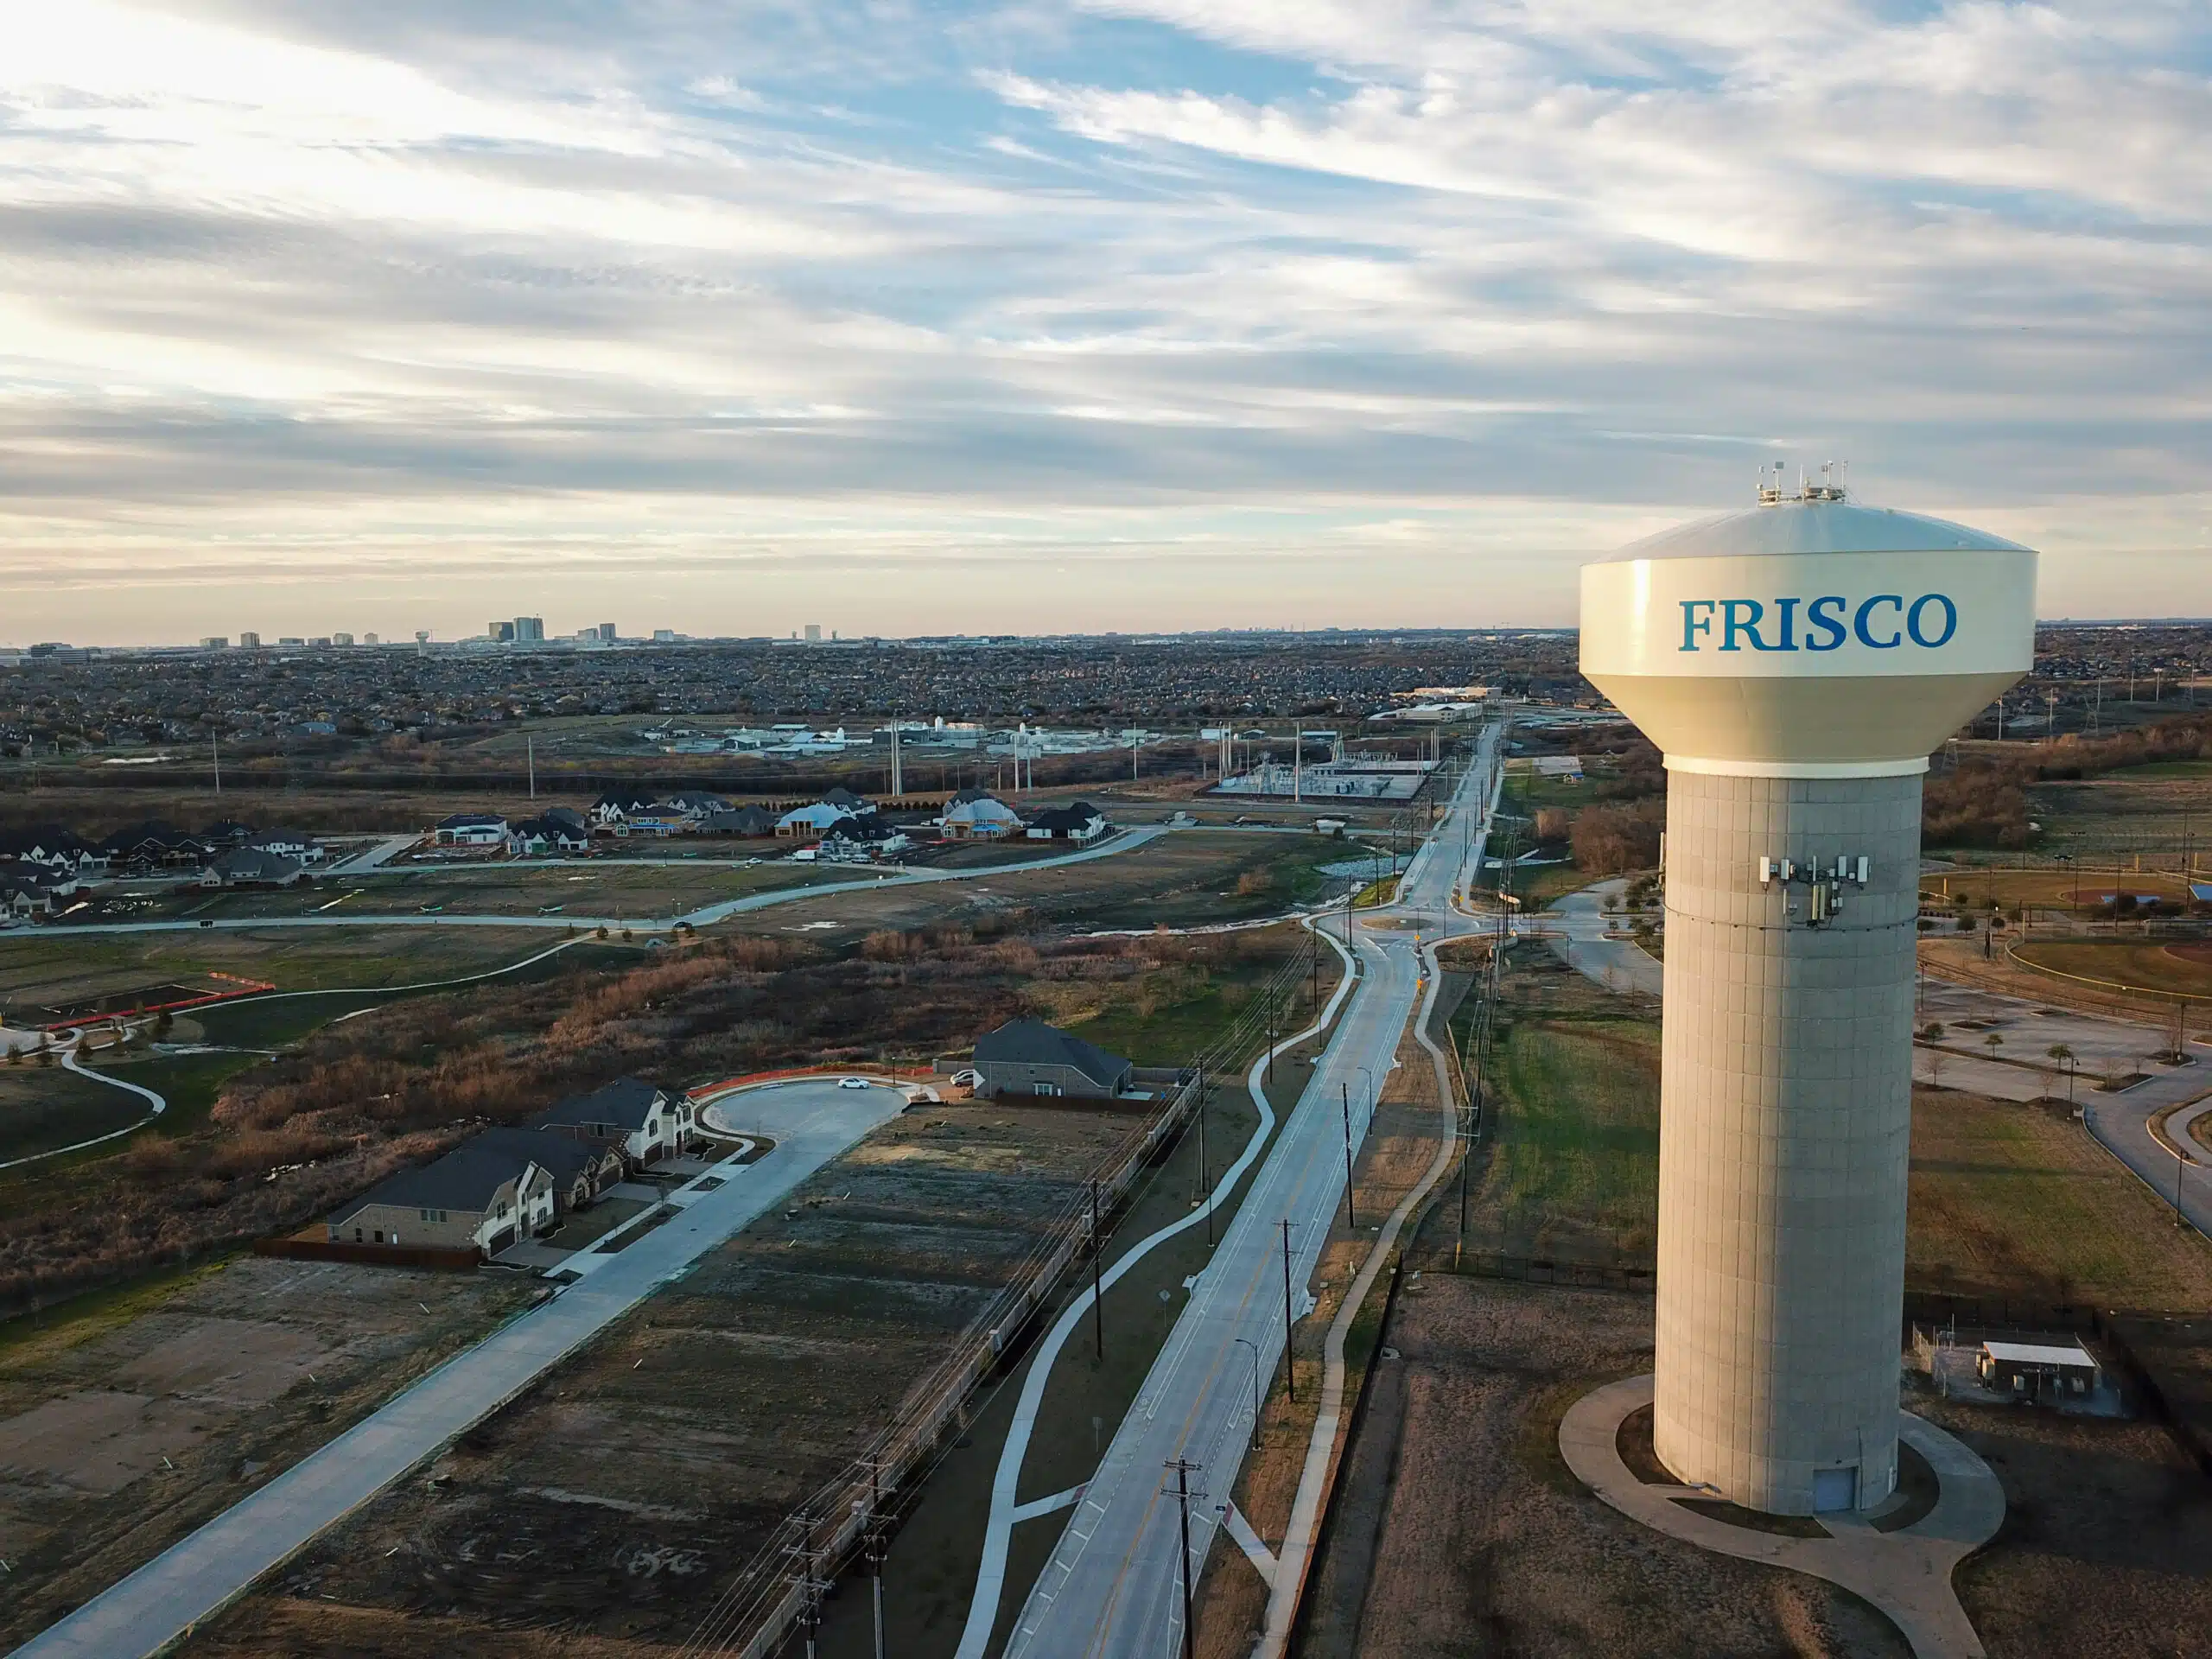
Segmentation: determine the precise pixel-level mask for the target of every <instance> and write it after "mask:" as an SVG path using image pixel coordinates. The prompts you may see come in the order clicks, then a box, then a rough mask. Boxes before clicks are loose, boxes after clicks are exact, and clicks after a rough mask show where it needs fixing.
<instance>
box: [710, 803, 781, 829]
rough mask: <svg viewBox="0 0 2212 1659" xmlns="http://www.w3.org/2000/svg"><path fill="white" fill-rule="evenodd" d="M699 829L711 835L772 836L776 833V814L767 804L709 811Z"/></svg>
mask: <svg viewBox="0 0 2212 1659" xmlns="http://www.w3.org/2000/svg"><path fill="white" fill-rule="evenodd" d="M699 829H700V831H701V833H702V834H705V835H709V836H772V835H774V834H775V833H776V815H775V814H774V813H772V812H771V811H770V810H768V809H767V808H766V807H765V806H741V807H738V808H737V809H735V810H723V811H721V812H709V814H708V815H707V816H706V817H704V818H702V819H701V820H700V822H699Z"/></svg>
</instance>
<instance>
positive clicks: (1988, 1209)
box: [1455, 945, 2212, 1308]
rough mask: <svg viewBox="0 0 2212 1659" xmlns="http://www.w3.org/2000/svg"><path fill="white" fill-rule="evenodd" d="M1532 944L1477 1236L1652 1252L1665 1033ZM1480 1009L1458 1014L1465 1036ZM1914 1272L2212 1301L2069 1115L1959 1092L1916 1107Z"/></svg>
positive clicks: (1923, 1094) (1565, 1249) (1515, 985)
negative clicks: (1625, 1011) (1542, 954)
mask: <svg viewBox="0 0 2212 1659" xmlns="http://www.w3.org/2000/svg"><path fill="white" fill-rule="evenodd" d="M1546 957H1547V960H1542V961H1540V960H1539V958H1538V956H1537V952H1536V950H1535V949H1534V948H1532V947H1529V946H1526V945H1523V946H1520V947H1517V948H1516V951H1515V953H1514V963H1515V966H1514V967H1513V968H1512V969H1510V970H1509V974H1508V977H1507V981H1506V985H1507V997H1508V1003H1507V1011H1506V1014H1505V1015H1504V1017H1503V1019H1502V1020H1501V1027H1502V1029H1503V1036H1502V1038H1501V1039H1500V1041H1499V1043H1498V1044H1497V1046H1495V1047H1494V1048H1493V1051H1492V1057H1493V1058H1492V1062H1491V1077H1492V1081H1493V1083H1494V1084H1495V1085H1496V1087H1497V1090H1499V1093H1500V1099H1499V1103H1498V1106H1497V1109H1496V1110H1495V1111H1494V1113H1493V1115H1492V1119H1491V1137H1492V1138H1491V1151H1490V1154H1489V1162H1488V1165H1487V1166H1486V1168H1485V1169H1484V1173H1483V1174H1482V1176H1481V1178H1480V1181H1479V1185H1478V1188H1477V1190H1476V1193H1475V1198H1474V1204H1473V1207H1472V1212H1471V1218H1470V1229H1469V1238H1470V1241H1471V1242H1477V1243H1479V1247H1480V1248H1483V1249H1503V1250H1504V1251H1506V1252H1508V1253H1509V1254H1514V1255H1553V1256H1555V1257H1561V1258H1569V1257H1573V1256H1576V1255H1581V1256H1583V1257H1585V1258H1586V1259H1601V1260H1604V1259H1611V1258H1612V1256H1613V1255H1614V1254H1615V1253H1616V1252H1618V1254H1619V1255H1624V1256H1630V1255H1637V1256H1641V1257H1643V1259H1647V1260H1648V1259H1649V1254H1650V1250H1651V1246H1652V1241H1653V1233H1654V1228H1655V1224H1656V1195H1657V1187H1658V1146H1659V1135H1658V1129H1659V1090H1658V1066H1659V1050H1658V1042H1657V1038H1658V1025H1657V1022H1656V1020H1637V1019H1633V1018H1630V1017H1626V1016H1624V1015H1622V1014H1620V1013H1619V1012H1618V1003H1617V1002H1615V1001H1613V1000H1612V999H1611V998H1608V997H1606V996H1605V994H1604V993H1603V992H1601V991H1599V990H1598V989H1597V988H1595V987H1594V986H1592V985H1590V984H1589V982H1587V981H1586V980H1584V979H1582V978H1581V976H1579V975H1572V974H1568V973H1567V972H1566V971H1565V970H1564V969H1554V967H1552V966H1550V965H1548V953H1546ZM1473 1006H1474V1005H1473V1003H1472V1002H1471V1001H1470V1002H1469V1003H1468V1004H1467V1005H1466V1006H1465V1007H1463V1008H1462V1009H1461V1011H1460V1014H1459V1017H1458V1020H1456V1021H1455V1034H1456V1035H1459V1036H1461V1037H1463V1038H1464V1035H1465V1029H1466V1022H1467V1021H1468V1020H1470V1019H1471V1017H1472V1013H1473ZM1906 1254H1907V1268H1906V1282H1907V1283H1908V1284H1909V1285H1910V1286H1911V1287H1914V1288H1916V1289H1925V1290H1939V1291H1953V1292H1958V1293H1961V1294H1964V1293H1984V1294H1991V1293H2001V1294H2010V1295H2014V1296H2024V1297H2030V1298H2034V1299H2037V1300H2059V1301H2079V1300H2094V1301H2095V1302H2098V1303H2099V1304H2101V1305H2102V1306H2113V1307H2138V1308H2199V1307H2203V1306H2212V1246H2207V1245H2206V1244H2205V1243H2204V1242H2203V1241H2202V1240H2201V1239H2199V1238H2196V1236H2194V1235H2192V1234H2188V1233H2184V1232H2177V1230H2175V1228H2174V1227H2173V1226H2172V1224H2171V1218H2170V1216H2169V1214H2168V1212H2167V1211H2165V1210H2164V1208H2163V1207H2162V1206H2161V1205H2159V1204H2158V1200H2157V1199H2156V1198H2153V1197H2152V1194H2151V1193H2150V1192H2147V1191H2146V1190H2145V1188H2144V1187H2143V1185H2142V1184H2141V1183H2140V1182H2139V1181H2138V1180H2137V1179H2135V1177H2134V1176H2133V1174H2131V1173H2129V1172H2128V1171H2127V1170H2126V1168H2125V1167H2124V1166H2122V1165H2121V1164H2120V1162H2119V1160H2116V1159H2114V1158H2113V1157H2112V1156H2111V1154H2108V1153H2107V1152H2106V1151H2105V1150H2104V1149H2103V1148H2102V1147H2099V1146H2098V1145H2096V1143H2095V1142H2094V1141H2091V1140H2090V1139H2089V1137H2088V1135H2087V1134H2086V1133H2085V1132H2084V1131H2083V1130H2082V1128H2081V1127H2080V1126H2079V1125H2077V1124H2075V1123H2074V1122H2071V1121H2070V1120H2069V1119H2068V1118H2067V1117H2065V1116H2063V1114H2057V1115H2054V1114H2052V1113H2050V1112H2048V1111H2046V1110H2043V1109H2037V1108H2033V1107H2028V1106H2021V1105H2016V1104H2012V1103H2001V1102H1996V1101H1991V1100H1986V1099H1984V1098H1982V1097H1981V1096H1975V1095H1969V1094H1964V1093H1960V1092H1955V1091H1953V1090H1916V1091H1915V1096H1914V1101H1913V1138H1912V1173H1911V1197H1910V1211H1909V1217H1908V1223H1907V1243H1906Z"/></svg>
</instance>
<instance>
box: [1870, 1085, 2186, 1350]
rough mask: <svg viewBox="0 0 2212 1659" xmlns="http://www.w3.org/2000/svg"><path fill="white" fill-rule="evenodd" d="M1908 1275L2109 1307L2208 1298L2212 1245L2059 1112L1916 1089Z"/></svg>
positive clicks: (1959, 1287)
mask: <svg viewBox="0 0 2212 1659" xmlns="http://www.w3.org/2000/svg"><path fill="white" fill-rule="evenodd" d="M1905 1278H1906V1282H1907V1283H1909V1284H1911V1285H1913V1286H1915V1287H1919V1288H1925V1289H1930V1290H1946V1291H1952V1290H1955V1291H1961V1292H1977V1291H1980V1292H1989V1291H2002V1292H2005V1293H2007V1294H2014V1295H2018V1294H2023V1293H2029V1294H2035V1293H2042V1294H2045V1295H2047V1296H2048V1297H2049V1298H2050V1299H2051V1300H2057V1301H2062V1302H2068V1301H2081V1300H2093V1301H2094V1302H2096V1303H2098V1304H2100V1305H2101V1306H2108V1307H2133V1308H2202V1307H2206V1306H2212V1246H2208V1245H2207V1244H2206V1243H2204V1241H2203V1240H2202V1239H2201V1238H2199V1237H2198V1236H2196V1235H2195V1234H2194V1233H2191V1232H2189V1231H2187V1230H2182V1229H2177V1228H2176V1227H2175V1226H2174V1225H2173V1222H2172V1217H2171V1212H2170V1211H2168V1210H2167V1209H2166V1208H2165V1207H2164V1206H2163V1205H2160V1204H2159V1202H2158V1199H2157V1198H2154V1197H2153V1196H2152V1194H2151V1192H2149V1190H2148V1189H2146V1188H2145V1186H2144V1185H2143V1184H2142V1183H2141V1182H2140V1181H2139V1180H2137V1179H2135V1177H2134V1176H2133V1174H2132V1173H2129V1172H2128V1171H2127V1170H2126V1168H2125V1167H2123V1166H2121V1164H2120V1160H2118V1159H2116V1158H2113V1156H2112V1155H2111V1154H2108V1153H2107V1152H2106V1151H2105V1150H2104V1148H2103V1147H2100V1146H2098V1145H2097V1144H2096V1143H2095V1142H2094V1141H2092V1140H2090V1138H2089V1136H2088V1132H2087V1131H2086V1130H2084V1129H2083V1128H2082V1127H2081V1126H2080V1125H2079V1124H2077V1123H2075V1122H2072V1121H2071V1120H2070V1119H2069V1118H2067V1117H2066V1116H2063V1114H2053V1113H2050V1112H2046V1111H2041V1110H2037V1109H2034V1108H2031V1107H2025V1106H2017V1105H2012V1104H2010V1103H2000V1102H1997V1101H1991V1100H1985V1099H1983V1098H1981V1097H1980V1096H1975V1095H1966V1094H1956V1093H1953V1092H1950V1091H1948V1090H1916V1091H1915V1094H1914V1100H1913V1112H1912V1201H1911V1212H1910V1224H1909V1225H1908V1228H1907V1230H1906V1236H1905Z"/></svg>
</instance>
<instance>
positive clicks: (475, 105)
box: [0, 0, 2212, 645]
mask: <svg viewBox="0 0 2212 1659" xmlns="http://www.w3.org/2000/svg"><path fill="white" fill-rule="evenodd" d="M0 9H4V17H5V27H6V29H7V38H8V41H9V49H8V51H7V52H6V53H5V54H0V238H4V245H6V247H7V248H8V251H9V258H8V260H7V261H6V263H5V264H4V267H0V449H4V451H5V453H6V454H8V457H9V461H8V464H7V466H6V467H4V468H0V644H8V645H27V644H29V643H31V642H34V641H36V640H41V639H67V640H71V641H73V642H75V643H80V644H112V645H130V644H155V643H168V644H189V643H192V642H193V641H194V640H196V639H201V638H203V637H208V636H216V635H226V636H229V637H232V638H236V637H237V636H238V634H239V633H240V632H241V631H242V630H243V629H245V628H246V627H248V626H251V627H252V628H253V629H255V630H256V631H257V632H259V633H260V634H261V635H262V637H263V638H264V639H278V638H282V637H288V636H291V637H302V638H317V637H322V636H326V635H334V634H335V633H336V632H340V631H351V632H354V633H355V634H356V636H357V637H361V636H365V634H366V633H368V632H377V633H378V634H379V635H381V636H382V637H383V638H384V639H386V640H387V641H391V640H395V639H401V640H411V638H412V635H413V633H414V631H415V630H416V629H418V628H428V629H429V630H431V631H432V632H433V633H434V634H435V636H436V637H437V638H439V639H448V640H449V639H457V638H461V637H463V636H467V635H472V634H476V633H479V632H481V630H482V628H483V626H484V619H486V618H487V617H501V616H506V617H512V616H513V615H514V614H516V613H518V612H524V611H527V612H528V613H531V614H533V615H543V616H544V617H546V618H547V619H548V627H547V632H549V634H552V635H554V636H556V637H559V636H563V635H568V636H571V637H573V635H574V632H575V630H576V629H577V628H581V627H583V626H591V625H593V624H594V623H596V622H597V621H598V620H601V619H602V618H604V617H607V616H617V617H625V618H629V619H632V620H626V621H625V622H624V623H623V626H624V629H625V630H626V632H629V633H632V634H633V635H645V634H647V633H649V632H651V631H652V629H654V628H656V627H663V628H665V627H669V626H671V624H672V625H673V626H675V627H676V628H677V629H680V630H681V631H682V632H687V633H692V634H697V635H715V634H729V635H761V634H766V635H771V636H778V637H781V636H786V635H788V634H789V633H791V632H792V631H793V630H794V629H800V628H803V627H804V626H805V625H806V623H807V622H808V621H809V620H821V622H822V626H823V628H824V632H825V634H826V632H828V630H829V628H830V627H833V626H834V627H836V628H837V629H838V630H839V631H840V632H842V634H843V635H844V636H845V637H847V638H852V637H854V636H861V635H868V634H877V635H885V636H892V637H899V636H906V635H914V634H945V633H957V632H968V633H982V632H1005V633H1048V632H1064V631H1065V632H1105V631H1108V630H1117V631H1122V632H1146V631H1149V630H1161V631H1178V630H1185V629H1197V628H1207V627H1217V626H1220V627H1235V626H1281V627H1293V628H1315V627H1325V626H1332V625H1334V626H1353V627H1362V626H1377V627H1387V626H1438V625H1441V626H1461V627H1484V626H1560V625H1564V624H1567V623H1571V622H1572V621H1573V616H1574V601H1573V595H1574V588H1575V582H1576V569H1577V567H1578V566H1579V565H1580V563H1582V562H1583V561H1585V560H1586V559H1589V558H1592V557H1594V556H1598V555H1599V554H1601V553H1604V552H1606V551H1608V550H1611V549H1612V548H1614V547H1617V546H1618V545H1620V544H1621V543H1624V542H1627V541H1630V540H1632V539H1634V538H1635V537H1637V536H1640V535H1643V534H1645V533H1648V532H1649V531H1654V530H1656V529H1659V528H1662V527H1663V526H1665V525H1667V524H1671V523H1675V522H1676V521H1679V520H1681V519H1682V518H1688V517H1692V516H1695V515H1697V514H1700V513H1703V512H1713V511H1719V510H1723V509H1726V508H1730V507H1733V506H1736V505H1740V504H1742V503H1744V502H1745V501H1746V500H1747V499H1749V497H1750V493H1751V487H1752V484H1753V481H1754V475H1755V473H1756V470H1757V468H1758V467H1759V466H1760V464H1761V463H1763V462H1765V461H1771V460H1776V459H1780V460H1783V461H1787V462H1789V464H1790V465H1791V466H1792V467H1796V466H1798V465H1803V466H1805V467H1816V466H1817V465H1818V464H1819V463H1821V461H1826V460H1828V459H1830V458H1831V457H1840V458H1844V459H1847V460H1848V461H1850V462H1851V464H1852V477H1853V486H1854V493H1855V494H1856V495H1858V496H1859V499H1865V500H1869V501H1872V502H1874V503H1876V504H1878V505H1895V506H1899V507H1906V508H1910V509H1912V510H1914V511H1916V512H1929V513H1934V514H1936V515H1939V516H1942V517H1947V518H1959V519H1961V520H1964V521H1966V522H1968V523H1971V524H1975V525H1977V526H1979V527H1980V528H1983V529H1986V530H1989V531H1995V532H1997V533H1999V534H2000V535H2004V536H2007V537H2013V538H2015V539H2018V540H2020V541H2024V542H2027V543H2030V544H2031V545H2034V546H2037V547H2038V548H2040V549H2042V550H2044V553H2045V554H2046V557H2045V559H2044V568H2043V574H2042V586H2041V592H2040V596H2039V605H2038V608H2039V610H2040V611H2041V613H2043V614H2044V616H2046V617H2047V618H2057V617H2074V618H2080V619H2089V618H2099V617H2110V616H2160V615H2164V614H2168V613H2175V614H2183V615H2186V614H2190V613H2201V612H2202V611H2204V610H2206V609H2208V608H2212V595H2209V594H2208V589H2212V583H2208V582H2207V580H2206V575H2205V573H2206V570H2207V569H2208V568H2212V567H2209V566H2208V564H2207V559H2208V556H2212V488H2208V486H2207V483H2206V477H2207V466H2208V462H2209V461H2212V443H2208V442H2207V435H2208V422H2207V418H2206V414H2205V409H2204V403H2203V397H2202V387H2203V385H2204V384H2205V382H2206V378H2207V376H2208V373H2212V251H2208V250H2212V234H2209V233H2208V232H2212V223H2208V221H2212V117H2209V116H2208V113H2207V112H2208V111H2212V25H2208V22H2207V20H2206V19H2205V16H2204V15H2203V13H2202V10H2200V9H2196V8H2190V7H2171V6H2169V7H2161V6H2158V5H2152V6H2145V7H2137V8H2129V9H2125V10H2095V11H2092V10H2087V9H2076V10H2067V9H2064V8H2060V9H2055V10H2054V9H2050V8H2038V7H1992V6H1986V5H1978V4H1941V3H1939V4H1933V5H1925V6H1922V7H1918V8H1916V9H1911V10H1897V9H1891V8H1875V7H1872V6H1871V5H1855V4H1852V3H1842V4H1838V5H1835V6H1831V7H1826V8H1817V9H1797V10H1783V11H1781V12H1770V11H1743V10H1732V9H1726V8H1720V9H1716V8H1706V7H1696V8H1673V9H1669V8H1653V7H1649V6H1637V7H1631V6H1629V5H1627V4H1625V3H1622V0H1594V3H1590V4H1584V5H1579V6H1576V7H1573V8H1564V7H1547V6H1543V5H1536V6H1529V7H1522V8H1517V9H1497V10H1491V9H1486V8H1485V9H1478V8H1475V7H1473V6H1471V5H1461V4H1447V3H1443V0H1379V3H1377V0H1306V3H1301V4H1297V5H1288V4H1283V3H1280V0H1208V3H1206V4H1204V5H1200V4H1198V3H1196V0H1003V3H988V0H979V3H965V4H960V5H957V6H953V7H950V8H931V9H926V10H912V11H903V10H898V9H889V10H887V9H884V8H880V7H872V6H861V5H860V4H857V3H847V0H809V3H804V4H801V3H798V0H791V3H779V0H747V3H741V4H739V5H736V6H733V7H730V8H728V9H719V10H716V9H696V10H694V9H685V8H677V9H672V10H671V9H664V8H652V9H646V8H642V7H630V6H626V5H624V4H621V3H617V4H615V5H613V6H609V7H603V8H598V9H594V10H588V11H586V12H582V13H574V14H569V13H557V14H552V15H545V16H537V15H533V14H517V13H513V12H510V11H507V10H500V9H494V10H490V11H486V12H482V13H480V14H473V15H467V16H455V15H454V12H453V9H451V8H448V7H436V6H432V5H429V4H428V3H426V0H391V3H388V4H385V5H382V6H378V7H373V8H313V9H309V8H300V7H297V6H290V5H279V4H277V3H274V0H221V3H219V4H218V5H213V6H211V5H206V4H193V5H187V4H184V3H181V0H168V3H160V0H148V3H143V4H137V5H124V4H118V3H111V0H81V3H79V4H75V5H71V6H66V7H56V6H44V7H39V6H32V5H29V4H28V3H19V0H0ZM518 19H520V21H518ZM833 616H834V617H835V619H836V620H835V621H834V622H832V621H829V620H827V619H829V618H830V617H833ZM567 619H574V620H567Z"/></svg>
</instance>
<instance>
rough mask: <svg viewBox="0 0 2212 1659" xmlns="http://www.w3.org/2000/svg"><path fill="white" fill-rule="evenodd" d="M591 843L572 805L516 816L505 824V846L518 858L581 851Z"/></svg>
mask: <svg viewBox="0 0 2212 1659" xmlns="http://www.w3.org/2000/svg"><path fill="white" fill-rule="evenodd" d="M590 845H591V829H590V827H589V826H588V825H587V824H586V823H584V821H583V817H582V814H580V813H578V812H577V811H576V810H575V809H574V808H572V807H566V806H556V807H553V808H550V809H549V810H547V811H545V812H543V813H541V814H540V815H539V816H538V817H534V818H518V819H517V820H516V821H515V822H514V823H511V824H509V825H508V826H507V850H508V851H509V852H510V853H512V854H513V855H515V856H516V857H518V858H523V857H540V856H543V855H545V854H547V853H576V852H582V850H583V849H585V848H587V847H588V846H590Z"/></svg>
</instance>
